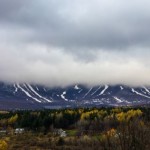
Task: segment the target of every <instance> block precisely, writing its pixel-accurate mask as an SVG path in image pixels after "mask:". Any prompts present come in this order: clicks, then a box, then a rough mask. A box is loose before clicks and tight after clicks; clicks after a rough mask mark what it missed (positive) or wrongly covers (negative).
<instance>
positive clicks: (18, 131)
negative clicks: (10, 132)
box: [14, 128, 24, 134]
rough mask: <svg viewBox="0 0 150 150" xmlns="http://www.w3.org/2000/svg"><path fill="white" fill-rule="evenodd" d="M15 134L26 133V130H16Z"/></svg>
mask: <svg viewBox="0 0 150 150" xmlns="http://www.w3.org/2000/svg"><path fill="white" fill-rule="evenodd" d="M14 133H15V134H21V133H24V128H16V129H15V132H14Z"/></svg>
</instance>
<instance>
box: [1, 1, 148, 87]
mask: <svg viewBox="0 0 150 150" xmlns="http://www.w3.org/2000/svg"><path fill="white" fill-rule="evenodd" d="M149 6H150V1H149V0H142V1H141V0H25V1H23V0H0V80H1V81H5V82H6V81H7V82H20V83H23V82H28V83H34V84H42V85H47V86H68V85H71V84H76V83H80V84H87V85H99V84H126V85H135V86H141V85H150V59H149V57H150V9H149Z"/></svg>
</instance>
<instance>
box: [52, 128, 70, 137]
mask: <svg viewBox="0 0 150 150" xmlns="http://www.w3.org/2000/svg"><path fill="white" fill-rule="evenodd" d="M53 134H54V135H58V136H60V137H66V136H67V133H66V131H64V130H63V129H54V131H53Z"/></svg>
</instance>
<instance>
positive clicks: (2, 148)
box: [0, 140, 8, 150]
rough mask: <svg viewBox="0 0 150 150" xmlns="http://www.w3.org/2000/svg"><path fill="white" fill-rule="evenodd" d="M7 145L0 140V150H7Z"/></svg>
mask: <svg viewBox="0 0 150 150" xmlns="http://www.w3.org/2000/svg"><path fill="white" fill-rule="evenodd" d="M7 149H8V144H7V143H6V142H5V141H4V140H0V150H7Z"/></svg>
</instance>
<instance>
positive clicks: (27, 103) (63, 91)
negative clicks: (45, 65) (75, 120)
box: [0, 82, 150, 109]
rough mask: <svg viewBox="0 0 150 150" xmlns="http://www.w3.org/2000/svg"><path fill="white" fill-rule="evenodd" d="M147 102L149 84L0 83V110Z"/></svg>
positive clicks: (144, 103) (126, 104)
mask: <svg viewBox="0 0 150 150" xmlns="http://www.w3.org/2000/svg"><path fill="white" fill-rule="evenodd" d="M149 104H150V87H145V86H141V87H131V86H126V85H97V86H91V87H88V86H85V85H82V84H75V85H71V86H68V87H63V88H62V87H54V88H52V87H46V86H42V85H35V84H34V85H33V84H28V83H23V84H19V83H14V84H9V83H4V82H1V83H0V109H42V108H49V109H53V108H65V107H94V106H96V107H102V106H136V105H149Z"/></svg>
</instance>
